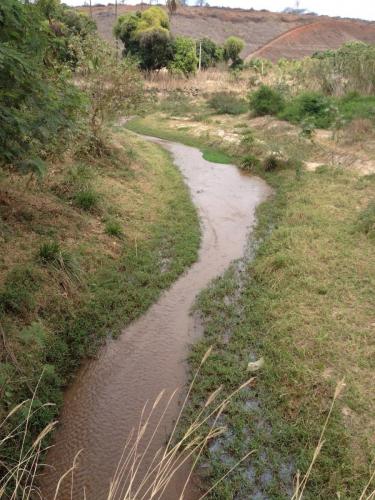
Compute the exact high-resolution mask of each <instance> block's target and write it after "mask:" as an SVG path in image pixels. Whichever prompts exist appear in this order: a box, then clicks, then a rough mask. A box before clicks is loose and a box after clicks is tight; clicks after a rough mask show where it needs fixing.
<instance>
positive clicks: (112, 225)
mask: <svg viewBox="0 0 375 500" xmlns="http://www.w3.org/2000/svg"><path fill="white" fill-rule="evenodd" d="M105 232H106V233H107V234H108V235H110V236H116V237H117V238H121V236H122V235H123V230H122V225H121V223H120V222H119V221H118V220H109V221H107V222H106V224H105Z"/></svg>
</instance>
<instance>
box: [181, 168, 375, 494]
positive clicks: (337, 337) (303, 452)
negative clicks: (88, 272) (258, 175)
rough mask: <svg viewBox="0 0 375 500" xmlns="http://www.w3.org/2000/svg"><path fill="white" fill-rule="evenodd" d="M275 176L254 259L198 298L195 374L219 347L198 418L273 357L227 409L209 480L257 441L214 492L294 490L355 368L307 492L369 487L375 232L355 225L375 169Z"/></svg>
mask: <svg viewBox="0 0 375 500" xmlns="http://www.w3.org/2000/svg"><path fill="white" fill-rule="evenodd" d="M266 178H267V180H268V182H269V183H271V184H272V185H273V186H274V187H275V188H276V189H277V190H276V192H275V196H274V198H273V199H271V200H269V201H267V202H266V203H264V204H263V205H262V206H261V207H260V209H259V211H258V218H259V222H258V226H257V229H256V238H257V244H256V257H255V259H254V260H253V261H252V262H251V261H250V260H248V259H245V260H244V262H243V263H240V264H239V265H233V266H232V268H231V269H229V270H228V272H227V273H226V274H225V275H224V276H223V277H221V278H219V279H217V280H216V281H215V282H214V283H213V284H212V286H210V287H209V288H208V289H207V290H205V291H204V292H203V293H201V295H200V297H199V300H198V303H197V307H196V309H197V314H198V313H199V314H200V316H201V318H202V320H203V324H204V337H203V339H202V340H201V341H200V342H198V343H197V344H196V345H195V346H194V347H193V349H192V352H191V357H190V366H191V373H194V372H195V370H196V369H197V367H198V365H199V363H200V360H201V359H202V356H203V354H204V352H205V351H206V349H207V348H208V346H210V345H213V347H214V351H213V354H212V355H211V356H210V358H209V359H208V361H207V362H206V363H205V364H204V366H203V369H202V372H201V374H200V375H199V377H198V379H197V384H196V386H195V390H194V391H193V394H192V398H191V400H190V406H189V409H188V412H187V414H186V418H187V419H189V418H190V415H191V414H192V413H194V412H195V411H196V408H200V407H201V406H202V403H203V402H204V401H205V400H206V399H207V397H208V395H209V394H210V393H211V392H212V391H213V390H215V389H216V388H217V387H218V386H219V385H221V384H222V385H223V391H222V394H223V395H224V394H228V393H229V392H230V391H231V390H232V389H234V388H235V387H237V386H238V385H239V384H241V382H243V381H244V380H246V379H247V378H248V377H250V376H251V375H252V374H251V373H250V372H248V371H247V364H248V362H249V361H253V360H256V359H259V358H260V357H263V358H264V360H265V365H264V367H263V368H262V369H261V370H260V371H259V372H257V373H256V374H255V375H256V381H255V383H254V384H253V387H252V388H251V389H246V390H244V391H243V393H242V394H240V395H239V396H238V398H237V399H236V401H235V403H234V405H232V404H231V406H230V407H228V409H227V410H226V411H225V412H224V413H223V415H222V417H221V420H220V424H221V425H225V426H227V427H228V431H227V433H226V435H225V436H224V438H222V439H220V438H219V439H218V441H217V442H216V443H214V444H211V447H210V450H209V451H207V452H206V453H205V455H204V457H203V458H202V460H201V464H202V465H203V469H201V472H202V474H204V475H203V481H204V482H205V483H206V484H209V485H211V484H213V483H214V482H215V481H216V480H217V479H218V478H219V477H220V476H221V475H222V474H223V473H225V472H227V471H228V470H229V468H230V467H231V466H232V465H233V463H235V462H236V461H237V460H239V459H240V458H241V457H242V456H243V455H244V454H245V453H246V452H248V451H249V450H250V449H254V450H255V454H254V456H253V457H251V458H250V459H249V460H247V461H246V462H245V463H244V464H241V465H240V466H239V467H238V469H237V470H236V471H235V472H234V473H232V474H231V475H230V476H229V477H228V478H227V479H226V480H225V482H224V483H223V484H221V485H220V486H218V487H217V488H216V489H215V493H213V494H212V495H211V496H210V497H209V498H212V499H220V500H229V499H233V498H237V497H238V498H256V496H257V495H259V494H261V495H263V496H262V498H263V497H264V496H265V497H267V498H273V499H286V498H290V496H291V490H292V489H293V476H294V475H295V473H296V472H297V470H300V471H302V472H305V471H306V470H307V467H308V465H309V463H310V460H311V458H312V453H313V450H314V448H315V446H316V444H317V442H318V439H319V434H320V432H321V429H322V426H323V423H324V420H325V418H326V415H327V411H328V408H329V405H330V402H331V398H332V396H333V393H334V388H335V385H336V383H337V382H338V381H339V380H341V379H342V378H343V377H345V380H346V384H347V386H346V390H345V392H344V394H343V396H342V397H341V399H340V400H339V401H338V402H337V404H336V407H335V410H334V413H333V416H332V418H331V421H330V423H329V426H328V430H327V434H326V436H325V440H326V441H325V444H324V447H323V450H322V452H321V454H320V456H319V459H318V461H317V463H316V465H315V467H314V470H313V473H312V476H311V480H310V482H309V484H308V487H307V491H306V494H305V497H304V498H306V499H315V498H319V499H322V500H323V499H327V498H335V497H336V496H337V492H340V495H341V498H348V499H349V498H350V499H355V498H359V496H360V492H361V489H362V488H363V486H364V485H365V484H366V482H367V481H368V479H369V475H368V471H369V468H368V467H369V464H370V462H371V458H374V457H373V456H372V457H371V453H372V452H371V448H370V442H371V439H372V436H373V431H374V427H373V423H372V422H373V421H372V416H373V415H374V411H375V408H374V400H373V398H372V397H371V391H372V389H371V379H372V374H373V370H374V359H373V356H372V354H371V352H372V349H373V347H371V345H372V338H373V337H372V336H373V330H372V329H373V326H371V324H373V312H374V310H375V298H374V293H373V290H374V287H375V252H374V242H373V239H372V238H371V237H370V235H369V234H368V233H366V232H359V231H357V229H356V228H357V224H358V220H365V221H367V220H368V217H370V219H371V217H372V216H371V210H370V211H369V210H368V209H366V207H367V204H368V202H369V200H371V199H372V197H373V195H374V192H375V183H374V179H373V177H371V176H368V177H365V178H362V179H361V180H358V178H357V177H355V176H353V175H351V174H350V173H344V172H342V171H340V170H335V169H333V168H326V169H320V170H319V171H318V172H315V173H303V174H302V177H301V178H300V179H296V177H295V175H294V174H293V173H292V172H290V171H282V172H279V173H276V172H275V173H270V174H267V176H266ZM370 206H371V205H370ZM360 214H362V215H360ZM363 214H366V215H363ZM367 214H370V216H368V215H367ZM366 227H367V226H366ZM239 290H241V291H240V292H239Z"/></svg>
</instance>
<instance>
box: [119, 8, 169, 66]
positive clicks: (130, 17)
mask: <svg viewBox="0 0 375 500" xmlns="http://www.w3.org/2000/svg"><path fill="white" fill-rule="evenodd" d="M114 34H115V36H116V37H117V38H119V39H120V40H121V41H122V42H123V44H124V50H123V53H124V55H125V56H128V55H129V56H133V57H135V58H137V59H138V61H139V66H140V68H142V69H145V70H154V69H160V68H162V67H165V66H167V64H168V62H169V61H170V60H171V59H172V37H171V33H170V29H169V18H168V15H167V14H166V13H165V11H164V10H163V9H161V8H160V7H150V8H149V9H147V10H145V11H144V12H136V13H130V14H126V15H124V16H121V17H119V18H118V20H117V23H116V25H115V27H114Z"/></svg>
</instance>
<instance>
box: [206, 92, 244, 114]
mask: <svg viewBox="0 0 375 500" xmlns="http://www.w3.org/2000/svg"><path fill="white" fill-rule="evenodd" d="M208 105H209V106H210V107H211V108H213V109H214V110H215V111H216V112H217V113H218V114H229V115H241V114H243V113H246V111H247V109H248V107H247V103H246V101H245V99H241V98H239V97H237V96H236V95H235V94H233V93H231V92H216V93H215V94H213V96H212V97H211V98H210V99H209V100H208Z"/></svg>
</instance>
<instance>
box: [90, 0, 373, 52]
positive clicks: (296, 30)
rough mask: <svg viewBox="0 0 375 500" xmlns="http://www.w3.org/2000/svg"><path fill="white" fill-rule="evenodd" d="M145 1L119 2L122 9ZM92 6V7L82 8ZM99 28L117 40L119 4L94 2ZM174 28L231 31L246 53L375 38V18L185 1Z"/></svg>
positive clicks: (195, 33)
mask: <svg viewBox="0 0 375 500" xmlns="http://www.w3.org/2000/svg"><path fill="white" fill-rule="evenodd" d="M136 8H138V9H139V8H140V6H123V5H122V6H119V7H118V12H119V15H121V14H123V13H125V12H128V11H130V10H135V9H136ZM82 10H86V12H88V8H87V7H86V8H82ZM93 13H94V14H93V15H94V19H95V21H96V22H97V24H98V29H99V33H100V34H101V35H102V36H103V37H104V38H105V39H107V40H109V41H112V40H113V37H112V27H113V24H114V21H115V10H114V5H108V6H97V7H94V8H93ZM172 31H173V32H174V33H175V34H181V35H186V36H190V37H193V38H200V37H203V36H208V37H210V38H212V39H213V40H214V41H215V42H219V43H221V42H223V41H224V40H225V39H226V38H227V37H228V36H230V35H237V36H239V37H241V38H243V39H244V40H245V43H246V47H245V50H244V53H243V56H244V57H249V56H251V55H253V54H254V55H257V56H262V57H267V58H269V59H271V60H273V61H274V60H277V59H279V58H280V57H287V58H301V57H304V56H306V55H310V54H312V53H314V52H315V51H317V50H326V49H335V48H338V47H339V46H340V45H342V43H344V42H347V41H349V40H361V41H364V42H368V43H375V23H372V22H367V21H361V20H348V19H339V18H329V17H327V16H315V15H312V14H310V15H295V14H283V13H275V12H268V11H255V10H243V9H229V8H218V7H203V8H202V7H183V8H180V9H179V10H178V12H177V13H176V14H175V15H173V17H172Z"/></svg>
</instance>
